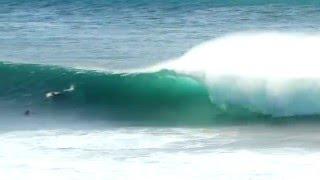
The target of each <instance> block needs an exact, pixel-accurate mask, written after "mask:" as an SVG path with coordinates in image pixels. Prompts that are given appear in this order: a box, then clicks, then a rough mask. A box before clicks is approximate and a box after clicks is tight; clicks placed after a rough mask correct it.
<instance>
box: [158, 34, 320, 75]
mask: <svg viewBox="0 0 320 180" xmlns="http://www.w3.org/2000/svg"><path fill="white" fill-rule="evenodd" d="M318 47H320V35H315V34H313V35H305V34H292V33H275V32H273V33H238V34H233V35H229V36H226V37H222V38H218V39H215V40H212V41H209V42H205V43H202V44H200V45H198V46H196V47H194V48H192V49H191V50H190V51H188V52H187V53H185V54H184V55H183V56H182V57H180V58H177V59H175V60H172V61H169V62H168V63H164V64H161V65H158V66H156V67H154V68H156V69H157V68H158V69H172V70H176V71H179V72H185V73H202V74H203V73H204V74H206V75H210V76H237V77H246V78H248V77H249V78H265V79H279V78H281V79H283V78H286V79H287V78H289V79H290V78H320V71H319V65H320V53H319V49H318Z"/></svg>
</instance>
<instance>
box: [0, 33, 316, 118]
mask: <svg viewBox="0 0 320 180" xmlns="http://www.w3.org/2000/svg"><path fill="white" fill-rule="evenodd" d="M319 45H320V36H318V35H302V34H281V33H280V34H279V33H251V34H249V33H247V34H236V35H230V36H227V37H223V38H219V39H216V40H213V41H210V42H206V43H204V44H201V45H199V46H196V47H195V48H193V49H191V50H190V51H188V52H187V53H186V54H185V55H183V56H182V57H180V58H177V59H174V60H170V61H168V62H166V63H162V64H159V65H156V66H154V67H150V68H145V69H142V70H131V71H125V72H112V71H107V72H104V71H94V70H80V69H73V68H64V67H57V66H49V65H32V64H15V63H4V62H2V63H0V105H1V107H4V106H7V107H14V108H13V109H15V110H17V109H19V110H21V111H22V110H23V109H31V110H32V111H35V112H37V114H42V115H46V114H47V115H55V114H61V113H74V114H78V115H79V116H88V117H91V118H94V117H99V118H102V119H108V120H116V121H119V120H131V121H136V120H139V121H140V122H141V121H143V122H157V123H162V122H163V123H168V122H170V123H176V122H179V123H190V122H191V123H204V122H205V123H211V122H251V121H254V122H255V121H258V120H267V121H272V120H279V119H280V118H283V117H293V118H297V117H305V116H313V117H317V116H318V115H319V114H320V103H319V101H318V99H319V98H320V72H319V71H317V69H318V67H319V66H318V65H319V63H320V62H319V61H318V59H319V56H320V55H319V54H318V53H317V51H316V50H317V49H316V48H317V47H319Z"/></svg>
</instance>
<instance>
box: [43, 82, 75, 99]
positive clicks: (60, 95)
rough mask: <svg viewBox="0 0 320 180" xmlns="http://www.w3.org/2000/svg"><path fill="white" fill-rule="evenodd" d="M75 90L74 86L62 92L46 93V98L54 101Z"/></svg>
mask: <svg viewBox="0 0 320 180" xmlns="http://www.w3.org/2000/svg"><path fill="white" fill-rule="evenodd" d="M74 90H75V88H74V85H71V86H70V87H69V88H68V89H64V90H62V91H52V92H48V93H46V98H47V99H53V98H56V97H62V96H65V94H66V93H70V92H72V91H74Z"/></svg>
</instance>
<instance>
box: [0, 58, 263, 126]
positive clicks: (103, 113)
mask: <svg viewBox="0 0 320 180" xmlns="http://www.w3.org/2000/svg"><path fill="white" fill-rule="evenodd" d="M70 86H74V87H75V89H74V90H73V91H68V90H67V89H68V88H69V87H70ZM64 90H65V91H64ZM49 92H59V93H61V94H59V95H58V96H54V97H51V98H46V94H47V93H49ZM0 98H1V99H0V104H2V106H4V105H6V106H10V107H15V108H17V109H31V110H32V111H34V112H37V114H41V115H50V116H54V115H56V114H63V113H72V114H76V115H78V116H79V117H86V118H89V119H90V118H91V119H94V118H99V119H104V120H111V121H118V122H123V121H125V122H128V121H129V122H132V123H140V124H149V123H150V124H202V123H215V122H221V121H229V122H230V121H231V122H233V121H239V120H242V121H243V120H248V119H250V117H254V118H257V117H259V116H260V115H259V114H257V113H251V112H248V111H247V110H246V109H245V108H241V107H231V108H228V109H227V110H226V108H225V107H224V108H220V107H219V106H218V105H215V104H213V103H212V102H211V101H210V98H209V93H208V90H207V88H206V86H205V85H204V84H202V83H201V82H200V81H197V80H196V79H193V78H191V77H188V76H184V75H179V74H176V73H174V72H171V71H161V72H156V73H140V74H108V73H102V72H95V71H85V70H75V69H65V68H61V67H55V66H41V65H28V64H6V63H1V64H0ZM226 119H227V120H226Z"/></svg>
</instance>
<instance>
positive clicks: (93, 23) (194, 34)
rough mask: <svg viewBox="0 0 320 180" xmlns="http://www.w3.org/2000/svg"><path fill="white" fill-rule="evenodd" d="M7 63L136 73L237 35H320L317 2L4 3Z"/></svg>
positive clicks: (1, 38)
mask: <svg viewBox="0 0 320 180" xmlns="http://www.w3.org/2000/svg"><path fill="white" fill-rule="evenodd" d="M0 4H1V5H0V59H1V60H2V61H13V62H27V63H44V64H59V65H68V66H77V65H83V66H93V67H107V68H108V69H110V68H132V67H142V66H147V65H152V64H155V63H157V62H161V61H165V60H167V59H171V58H175V57H179V56H181V55H182V54H183V53H184V52H186V51H187V50H188V49H190V48H191V47H193V46H195V45H197V44H199V43H201V42H203V41H207V40H211V39H214V38H216V37H220V36H222V35H226V34H229V33H233V32H242V31H285V32H288V31H289V32H317V31H318V30H319V27H320V25H319V23H317V22H318V21H320V12H319V10H320V6H319V3H318V1H312V0H309V1H302V0H301V1H286V0H282V1H276V0H272V1H262V0H258V1H245V0H241V1H222V0H218V1H208V0H200V1H178V0H165V1H151V0H150V1H149V0H143V1H136V0H127V1H124V0H122V1H116V0H114V1H108V0H95V1H87V0H76V1H62V0H32V1H24V0H15V1H8V0H1V1H0Z"/></svg>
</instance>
